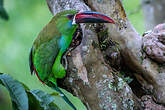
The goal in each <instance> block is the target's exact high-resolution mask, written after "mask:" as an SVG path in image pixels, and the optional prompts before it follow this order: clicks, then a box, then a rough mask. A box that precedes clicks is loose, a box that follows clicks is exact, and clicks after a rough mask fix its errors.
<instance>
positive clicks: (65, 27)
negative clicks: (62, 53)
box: [55, 10, 115, 34]
mask: <svg viewBox="0 0 165 110" xmlns="http://www.w3.org/2000/svg"><path fill="white" fill-rule="evenodd" d="M55 17H56V18H58V19H56V21H55V22H56V26H57V28H58V29H60V31H63V33H65V32H66V34H67V33H70V31H71V32H72V31H73V32H74V31H75V29H76V27H77V25H78V24H79V23H112V24H115V22H114V21H113V20H112V19H111V18H110V17H108V16H106V15H104V14H102V13H99V12H93V11H83V12H77V11H75V10H65V11H62V12H60V13H57V15H56V16H55Z"/></svg>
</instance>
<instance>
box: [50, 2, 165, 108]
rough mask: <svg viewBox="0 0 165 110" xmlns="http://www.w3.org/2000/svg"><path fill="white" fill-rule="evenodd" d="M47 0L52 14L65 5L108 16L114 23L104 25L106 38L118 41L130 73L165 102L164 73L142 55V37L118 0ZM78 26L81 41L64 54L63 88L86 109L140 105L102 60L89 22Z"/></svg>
mask: <svg viewBox="0 0 165 110" xmlns="http://www.w3.org/2000/svg"><path fill="white" fill-rule="evenodd" d="M47 3H48V6H49V9H50V11H51V12H52V13H53V15H55V14H56V13H57V12H59V11H62V10H67V9H76V10H80V11H86V10H90V9H91V10H94V11H98V12H102V13H104V14H106V15H108V16H111V17H112V18H113V19H114V20H115V22H116V25H112V24H106V25H104V26H105V27H106V28H107V29H108V38H112V39H113V40H115V41H116V42H118V43H119V45H120V48H121V54H122V56H123V57H124V61H125V62H126V64H127V66H128V67H129V68H130V69H132V70H133V71H135V72H136V74H134V75H135V76H136V77H137V79H138V80H139V82H140V83H141V84H142V85H143V86H144V87H146V88H148V89H150V91H151V92H152V93H153V94H154V96H155V97H156V99H157V101H158V102H160V103H164V104H165V95H164V94H165V80H163V79H164V78H163V77H162V76H164V75H165V74H164V72H158V68H159V66H158V64H157V63H155V62H153V61H152V60H150V59H149V58H147V57H146V56H145V54H144V52H143V50H142V48H141V47H142V37H141V36H140V35H139V34H138V33H137V32H136V30H135V29H134V27H133V26H132V25H131V24H130V22H129V21H128V19H127V16H126V14H125V11H124V8H123V7H122V4H121V2H120V0H84V1H83V0H47ZM81 29H82V33H83V37H82V41H81V44H80V45H79V46H78V47H76V48H75V49H74V50H73V51H72V52H71V56H70V57H68V59H69V68H68V70H67V73H68V76H67V78H66V79H65V82H66V83H65V85H66V86H67V88H68V89H71V90H72V93H73V94H74V95H76V96H78V97H79V98H80V99H81V100H82V101H83V102H84V103H85V105H86V106H87V107H88V109H92V110H101V109H106V110H109V109H115V108H116V109H117V110H119V109H135V108H137V109H140V107H139V106H138V101H137V100H136V97H135V96H134V94H133V93H132V91H131V89H130V87H129V86H128V85H127V84H126V83H125V82H124V81H123V79H121V78H120V77H118V76H117V74H114V72H113V71H112V69H111V68H110V67H109V65H107V64H106V63H105V60H104V58H103V54H102V53H101V51H100V48H98V46H96V45H95V44H98V39H97V34H96V32H95V31H93V29H92V26H91V25H85V24H83V25H81ZM104 31H105V30H104ZM144 56H145V57H144ZM162 78H163V79H162Z"/></svg>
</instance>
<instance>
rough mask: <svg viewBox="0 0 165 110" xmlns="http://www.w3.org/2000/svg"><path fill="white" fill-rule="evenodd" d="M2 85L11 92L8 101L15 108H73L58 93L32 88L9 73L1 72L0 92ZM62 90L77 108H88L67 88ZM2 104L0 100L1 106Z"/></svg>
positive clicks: (20, 109)
mask: <svg viewBox="0 0 165 110" xmlns="http://www.w3.org/2000/svg"><path fill="white" fill-rule="evenodd" d="M2 86H4V87H6V88H7V90H8V91H9V93H10V97H11V100H10V99H9V98H8V101H7V102H8V103H10V102H11V101H12V107H13V109H14V110H72V108H71V107H70V106H69V105H67V103H66V102H65V101H64V100H63V99H62V98H61V96H60V95H59V94H58V93H56V92H54V93H52V94H48V93H46V92H44V91H42V90H30V89H29V88H28V87H27V86H26V85H24V84H21V83H20V82H19V81H17V80H14V79H13V78H12V77H11V76H10V75H8V74H3V73H1V74H0V93H1V91H2V90H3V89H2ZM62 91H63V92H64V94H65V95H66V96H67V97H68V98H69V100H70V101H71V102H72V103H73V104H74V106H75V107H76V108H77V110H86V107H85V106H84V105H83V103H82V102H81V101H80V100H79V99H78V98H76V97H74V96H73V95H72V94H70V93H69V92H67V91H65V90H62ZM1 105H2V104H1V102H0V107H1ZM9 105H10V104H9ZM10 109H11V108H10ZM5 110H6V109H5Z"/></svg>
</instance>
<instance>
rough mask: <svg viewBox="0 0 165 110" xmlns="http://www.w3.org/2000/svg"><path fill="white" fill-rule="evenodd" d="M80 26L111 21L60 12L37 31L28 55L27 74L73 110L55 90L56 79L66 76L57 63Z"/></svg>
mask: <svg viewBox="0 0 165 110" xmlns="http://www.w3.org/2000/svg"><path fill="white" fill-rule="evenodd" d="M80 23H112V24H115V22H114V20H112V19H111V18H110V17H108V16H106V15H104V14H102V13H99V12H93V11H81V12H80V11H77V10H64V11H61V12H59V13H57V14H56V15H55V16H54V17H53V18H52V19H51V21H50V22H49V23H48V24H47V25H46V26H45V27H44V28H43V29H42V30H41V32H40V33H39V35H38V37H37V38H36V39H35V41H34V43H33V45H32V48H31V52H30V55H29V64H30V65H29V66H30V71H31V74H33V73H35V74H36V75H37V77H38V79H39V80H40V81H41V82H42V83H44V84H46V85H48V86H49V87H52V88H53V89H55V90H56V91H57V92H59V93H60V94H61V96H62V98H63V99H64V100H65V101H66V102H67V103H68V104H69V105H70V106H71V107H72V108H73V109H74V110H76V107H75V106H74V105H73V104H72V103H71V102H70V101H69V99H68V98H67V97H66V96H65V95H64V94H63V92H62V91H61V90H60V89H59V87H58V85H57V79H61V78H64V77H65V75H66V70H65V68H64V67H63V65H62V63H61V60H62V57H63V55H64V53H65V52H66V51H67V49H68V47H69V46H70V44H71V41H72V38H73V34H74V33H75V31H76V29H77V28H78V24H80Z"/></svg>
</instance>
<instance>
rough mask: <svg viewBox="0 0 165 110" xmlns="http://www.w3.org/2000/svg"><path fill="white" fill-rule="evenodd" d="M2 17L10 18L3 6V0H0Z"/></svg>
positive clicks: (0, 15) (0, 14)
mask: <svg viewBox="0 0 165 110" xmlns="http://www.w3.org/2000/svg"><path fill="white" fill-rule="evenodd" d="M0 17H1V18H3V19H4V20H8V19H9V16H8V14H7V12H6V11H5V9H4V7H3V0H0Z"/></svg>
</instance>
